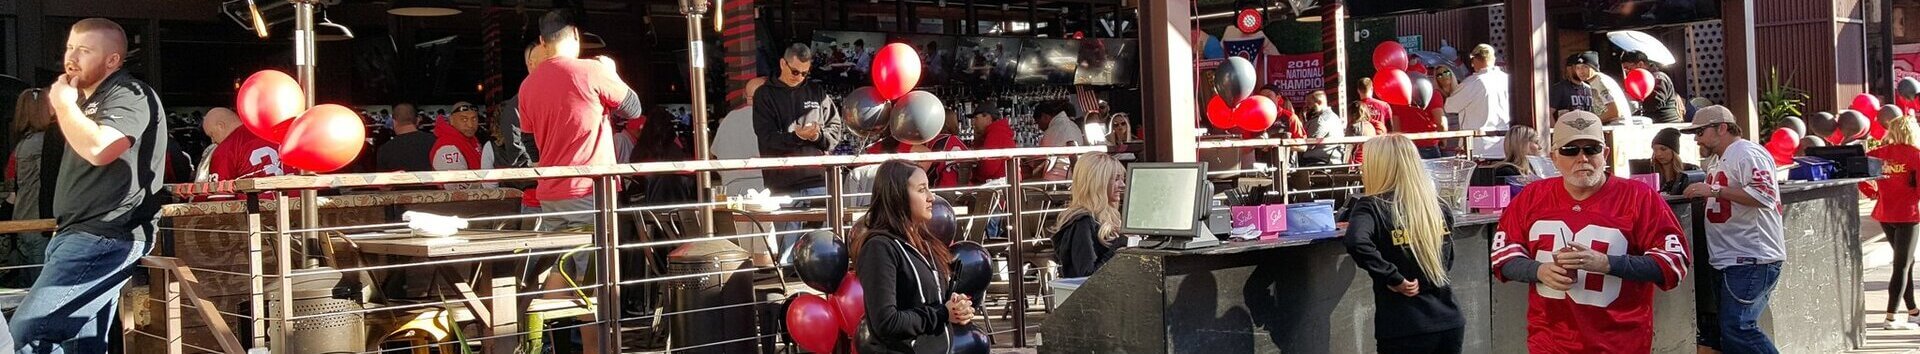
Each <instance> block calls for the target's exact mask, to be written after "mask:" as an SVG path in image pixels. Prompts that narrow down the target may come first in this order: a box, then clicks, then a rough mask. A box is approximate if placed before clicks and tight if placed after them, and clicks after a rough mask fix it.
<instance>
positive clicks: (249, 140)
mask: <svg viewBox="0 0 1920 354" xmlns="http://www.w3.org/2000/svg"><path fill="white" fill-rule="evenodd" d="M203 119H204V120H203V121H201V122H200V125H202V126H205V127H206V128H207V137H209V138H213V141H214V142H215V143H216V144H217V145H214V147H213V153H212V154H209V155H207V158H206V160H207V180H209V181H231V180H237V179H242V178H256V177H268V176H280V175H285V174H286V168H285V166H282V165H281V164H280V152H279V151H280V145H279V144H274V143H273V142H271V141H267V139H262V138H260V136H258V135H254V134H253V131H250V130H247V129H243V128H241V127H240V116H237V115H234V114H233V111H231V110H227V109H226V108H214V109H212V110H209V111H207V116H206V118H203Z"/></svg>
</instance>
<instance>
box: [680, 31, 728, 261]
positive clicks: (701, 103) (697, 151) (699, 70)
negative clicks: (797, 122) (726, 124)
mask: <svg viewBox="0 0 1920 354" xmlns="http://www.w3.org/2000/svg"><path fill="white" fill-rule="evenodd" d="M710 2H711V1H710V0H680V14H682V15H686V16H687V59H688V60H687V70H688V71H689V73H688V74H687V81H689V82H690V83H689V84H688V85H687V87H688V88H689V89H690V90H691V91H692V92H693V109H691V110H690V111H692V112H689V113H692V114H693V156H694V159H697V160H702V161H704V160H708V159H710V158H711V155H712V151H711V150H712V145H713V143H712V142H711V141H709V140H708V136H709V135H710V134H709V133H708V132H707V55H706V45H705V44H704V43H705V40H703V39H702V38H701V37H702V35H701V33H702V32H701V28H700V21H701V20H702V19H703V18H705V17H706V15H707V9H708V7H709V6H710ZM694 178H695V184H696V186H698V187H697V188H698V189H697V190H699V191H700V193H699V194H700V201H701V202H709V203H710V202H714V201H718V199H719V198H720V197H719V196H716V195H715V193H714V192H713V189H714V188H713V178H712V176H710V174H708V173H700V174H698V175H696V176H695V177H694ZM700 234H701V235H702V236H706V237H712V236H713V206H711V205H706V206H701V207H700Z"/></svg>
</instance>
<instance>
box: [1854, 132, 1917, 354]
mask: <svg viewBox="0 0 1920 354" xmlns="http://www.w3.org/2000/svg"><path fill="white" fill-rule="evenodd" d="M1915 130H1920V127H1916V125H1915V123H1914V118H1913V116H1904V117H1900V118H1895V119H1894V120H1893V121H1892V122H1888V123H1887V140H1886V145H1882V146H1881V147H1880V148H1878V149H1873V151H1872V152H1868V153H1867V156H1870V157H1877V158H1880V159H1881V160H1883V161H1886V166H1884V167H1885V169H1884V171H1885V174H1886V178H1885V179H1880V180H1873V181H1866V182H1860V192H1861V193H1862V194H1865V195H1866V196H1867V198H1869V199H1874V200H1876V201H1878V202H1876V203H1874V205H1873V220H1874V221H1879V222H1880V229H1881V230H1886V232H1887V242H1888V243H1891V244H1893V277H1892V278H1890V279H1887V291H1889V293H1887V318H1886V323H1885V326H1886V328H1887V329H1889V330H1901V329H1914V327H1915V326H1914V322H1915V321H1920V306H1915V305H1914V301H1913V290H1912V289H1913V230H1914V225H1915V223H1916V222H1920V181H1916V178H1920V175H1916V174H1915V173H1914V172H1915V171H1914V168H1920V148H1915V147H1914V145H1913V134H1914V131H1915ZM1902 300H1904V301H1906V302H1907V321H1895V320H1894V318H1893V314H1894V313H1895V311H1898V310H1899V309H1900V301H1902Z"/></svg>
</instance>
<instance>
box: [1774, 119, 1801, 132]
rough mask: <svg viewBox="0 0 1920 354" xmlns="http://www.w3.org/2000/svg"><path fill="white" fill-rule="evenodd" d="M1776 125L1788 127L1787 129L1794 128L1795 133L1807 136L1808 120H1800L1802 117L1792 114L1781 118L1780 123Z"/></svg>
mask: <svg viewBox="0 0 1920 354" xmlns="http://www.w3.org/2000/svg"><path fill="white" fill-rule="evenodd" d="M1776 127H1777V128H1787V130H1792V131H1793V133H1794V134H1796V135H1799V136H1807V122H1806V121H1803V120H1800V117H1791V116H1790V117H1786V118H1780V123H1779V124H1778V125H1777V126H1776Z"/></svg>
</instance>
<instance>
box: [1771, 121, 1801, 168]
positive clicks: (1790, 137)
mask: <svg viewBox="0 0 1920 354" xmlns="http://www.w3.org/2000/svg"><path fill="white" fill-rule="evenodd" d="M1766 148H1767V153H1768V154H1769V155H1773V163H1774V164H1775V165H1785V164H1790V163H1793V152H1794V150H1799V148H1800V134H1797V133H1794V132H1793V130H1792V129H1787V128H1776V129H1774V130H1773V135H1772V136H1771V137H1769V138H1768V139H1767V145H1766Z"/></svg>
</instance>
